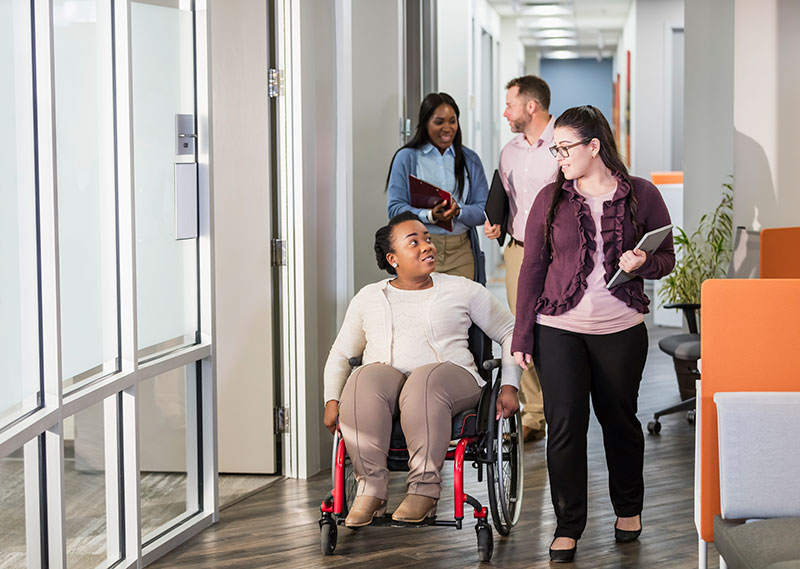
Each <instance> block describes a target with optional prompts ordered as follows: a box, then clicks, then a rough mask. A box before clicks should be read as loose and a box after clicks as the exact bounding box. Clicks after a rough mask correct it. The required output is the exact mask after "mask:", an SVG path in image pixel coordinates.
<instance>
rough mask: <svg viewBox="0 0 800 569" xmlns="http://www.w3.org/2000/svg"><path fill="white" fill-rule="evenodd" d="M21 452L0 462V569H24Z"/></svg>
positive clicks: (24, 548) (23, 482)
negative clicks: (18, 568)
mask: <svg viewBox="0 0 800 569" xmlns="http://www.w3.org/2000/svg"><path fill="white" fill-rule="evenodd" d="M26 551H27V549H26V543H25V464H24V462H23V458H22V449H19V450H17V451H15V452H13V453H11V454H10V455H9V456H7V457H5V458H3V459H0V567H2V568H3V569H6V568H9V569H10V568H12V567H14V568H17V567H20V568H23V567H26Z"/></svg>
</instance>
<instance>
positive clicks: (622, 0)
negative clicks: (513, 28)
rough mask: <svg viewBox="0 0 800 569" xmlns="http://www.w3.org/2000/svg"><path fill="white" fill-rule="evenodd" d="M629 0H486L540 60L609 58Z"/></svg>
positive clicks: (613, 49) (628, 5) (626, 15)
mask: <svg viewBox="0 0 800 569" xmlns="http://www.w3.org/2000/svg"><path fill="white" fill-rule="evenodd" d="M631 1H632V0H489V3H490V4H491V5H492V6H493V7H494V9H495V10H497V12H498V13H499V14H500V15H501V16H503V17H508V18H517V21H518V27H519V35H520V40H522V43H523V44H524V45H525V46H526V47H527V46H534V47H536V48H537V49H538V50H539V52H540V53H541V56H542V57H544V58H559V59H566V58H574V57H611V56H613V55H614V54H615V53H616V50H617V42H618V41H619V37H620V35H621V34H622V27H623V26H624V25H625V20H626V18H627V17H628V11H629V10H630V7H631Z"/></svg>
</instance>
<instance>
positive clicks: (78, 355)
mask: <svg viewBox="0 0 800 569" xmlns="http://www.w3.org/2000/svg"><path fill="white" fill-rule="evenodd" d="M53 26H54V29H53V41H54V50H53V53H54V61H55V93H56V96H55V101H56V124H57V125H58V128H57V130H56V155H57V157H58V164H57V166H58V170H57V175H58V233H59V235H58V238H59V243H58V247H59V269H60V284H61V343H62V345H61V355H62V374H63V377H64V383H65V386H69V385H71V384H75V383H78V382H80V381H82V380H89V379H92V378H95V377H98V376H101V375H105V374H107V373H110V372H114V371H116V370H117V364H116V358H117V287H116V282H117V269H116V222H115V184H114V155H113V150H114V146H113V142H114V141H113V132H114V125H113V92H112V86H111V38H110V29H111V23H110V9H109V8H108V7H106V6H104V5H101V6H100V8H99V9H98V6H97V4H96V2H95V1H93V0H87V1H83V2H74V1H73V0H55V1H54V2H53Z"/></svg>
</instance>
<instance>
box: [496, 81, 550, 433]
mask: <svg viewBox="0 0 800 569" xmlns="http://www.w3.org/2000/svg"><path fill="white" fill-rule="evenodd" d="M506 90H507V91H506V110H505V112H504V113H503V116H504V117H505V118H506V119H507V120H508V124H509V126H510V127H511V132H514V133H517V135H516V136H515V137H514V138H512V139H511V140H510V141H509V142H508V144H506V145H505V146H504V147H503V150H502V151H501V152H500V166H499V171H500V177H501V179H502V180H503V186H505V190H506V193H508V201H509V209H510V215H509V227H508V228H507V230H508V233H509V235H510V237H511V239H510V241H509V243H508V245H507V246H506V249H505V252H504V254H503V257H504V259H505V264H506V295H507V296H508V305H509V307H510V308H511V312H515V311H516V305H517V279H518V278H519V269H520V266H521V265H522V256H523V251H524V249H523V247H524V243H523V241H522V240H523V239H524V236H525V223H526V222H527V220H528V212H529V211H530V210H531V206H532V205H533V200H534V199H535V198H536V196H537V195H538V193H539V190H541V189H542V188H543V187H544V186H546V185H547V184H549V183H551V182H552V181H553V180H555V177H556V172H557V171H558V162H557V161H556V159H555V158H553V155H552V154H551V153H550V147H551V146H552V145H553V123H554V122H555V117H553V116H551V115H550V112H549V111H548V108H549V106H550V87H548V86H547V83H545V82H544V81H543V80H542V79H540V78H539V77H536V76H534V75H525V76H523V77H517V78H515V79H512V80H511V81H509V82H508V85H506ZM483 230H484V233H486V236H487V237H488V238H489V239H497V238H499V237H500V225H497V224H495V225H492V224H490V223H489V221H486V222H485V223H484V226H483ZM520 400H521V401H522V403H523V405H524V410H523V412H522V432H523V435H524V437H525V440H534V439H538V438H541V437H543V436H544V427H545V423H544V410H543V406H542V388H541V387H540V386H539V378H538V377H536V371H535V370H534V368H533V366H531V369H530V370H529V371H525V372H523V374H522V380H521V383H520Z"/></svg>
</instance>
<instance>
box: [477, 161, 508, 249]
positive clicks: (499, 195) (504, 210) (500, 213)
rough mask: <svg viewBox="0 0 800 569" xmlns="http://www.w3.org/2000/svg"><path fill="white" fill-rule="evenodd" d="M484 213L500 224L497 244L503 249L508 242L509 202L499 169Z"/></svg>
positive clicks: (494, 222)
mask: <svg viewBox="0 0 800 569" xmlns="http://www.w3.org/2000/svg"><path fill="white" fill-rule="evenodd" d="M483 213H484V214H485V215H486V219H488V220H489V223H491V224H492V225H498V224H499V225H500V237H498V238H497V244H498V245H499V246H500V248H501V249H502V248H503V245H505V242H506V233H507V228H508V215H509V204H508V194H507V193H506V188H505V186H503V180H502V179H501V178H500V172H498V171H497V170H495V171H494V175H493V176H492V185H491V186H489V196H488V197H487V198H486V206H485V207H484V209H483Z"/></svg>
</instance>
